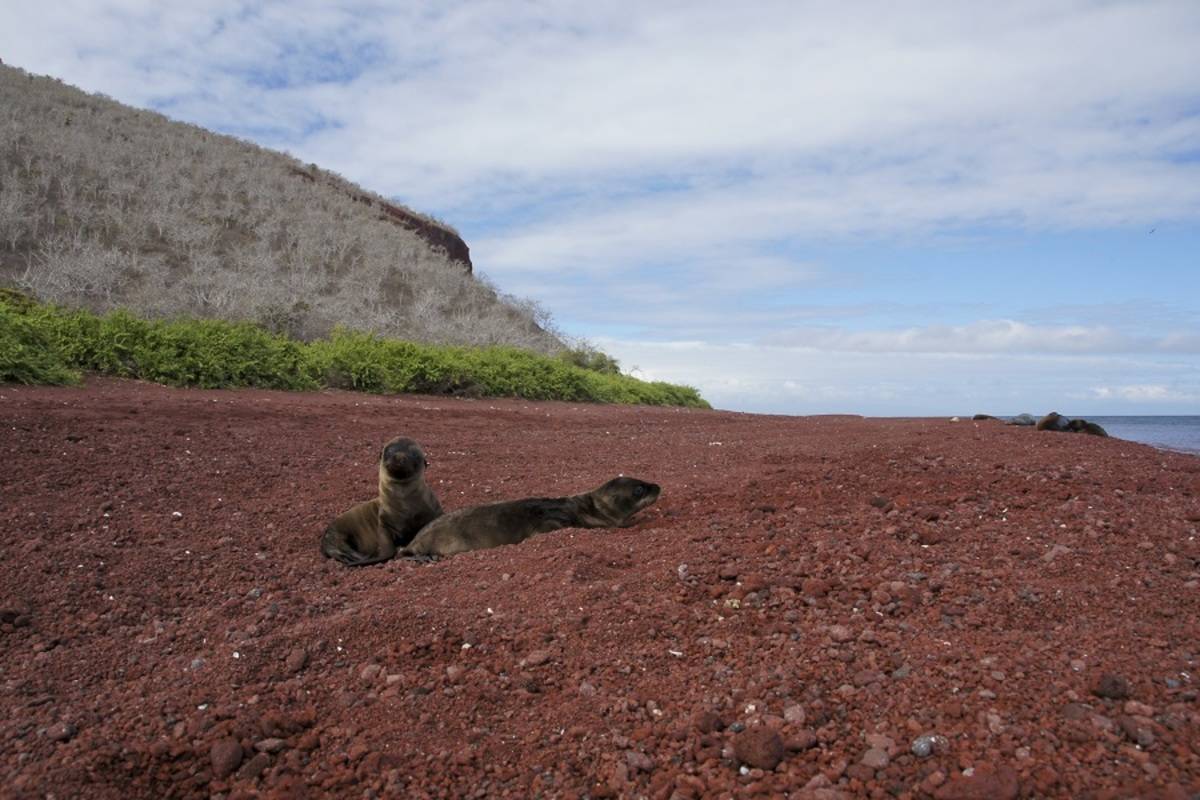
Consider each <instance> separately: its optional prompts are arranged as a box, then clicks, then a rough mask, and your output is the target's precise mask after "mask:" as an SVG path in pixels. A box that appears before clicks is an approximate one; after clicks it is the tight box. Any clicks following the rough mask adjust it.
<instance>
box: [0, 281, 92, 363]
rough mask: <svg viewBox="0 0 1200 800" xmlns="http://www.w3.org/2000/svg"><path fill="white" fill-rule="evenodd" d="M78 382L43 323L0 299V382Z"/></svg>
mask: <svg viewBox="0 0 1200 800" xmlns="http://www.w3.org/2000/svg"><path fill="white" fill-rule="evenodd" d="M78 382H79V373H78V372H76V371H75V370H73V369H71V368H70V366H68V362H67V360H66V359H65V358H64V357H63V354H62V353H61V352H59V350H58V348H57V347H55V344H54V340H53V338H52V337H51V336H50V335H49V334H48V332H47V331H46V329H45V328H44V326H42V325H40V324H39V323H38V320H37V319H35V318H30V317H28V316H26V315H24V314H22V313H21V312H20V311H17V310H14V309H13V308H12V307H11V306H9V305H8V304H7V303H6V302H4V300H3V299H0V383H53V384H63V383H78Z"/></svg>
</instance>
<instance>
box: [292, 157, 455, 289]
mask: <svg viewBox="0 0 1200 800" xmlns="http://www.w3.org/2000/svg"><path fill="white" fill-rule="evenodd" d="M292 173H293V174H295V175H296V176H297V177H300V178H304V179H305V180H306V181H309V182H310V183H315V182H316V181H317V180H318V178H317V176H316V175H313V174H312V173H311V172H309V171H307V170H303V169H298V168H293V169H292ZM328 183H329V184H330V185H332V186H339V184H338V183H335V182H333V181H328ZM339 188H342V189H343V190H344V191H345V192H346V194H347V195H349V197H350V198H351V199H352V200H355V201H357V202H359V203H365V204H366V205H368V206H370V207H372V208H377V209H379V218H380V219H383V220H387V221H388V222H391V223H392V224H394V225H399V226H400V227H402V228H406V229H407V230H410V231H412V232H413V233H415V234H417V235H418V236H420V237H421V238H422V239H424V240H425V241H426V242H428V243H429V244H430V245H431V246H433V247H440V248H442V249H443V250H445V251H446V255H448V256H449V257H450V260H451V261H457V262H459V263H460V264H462V265H463V267H465V268H466V270H467V273H468V274H470V273H471V271H472V270H473V266H472V264H471V249H470V248H469V247H467V243H466V242H464V241H463V240H462V237H461V236H459V235H458V234H457V233H455V232H454V231H452V230H450V229H449V228H445V227H443V226H441V225H438V224H437V223H436V222H433V221H431V220H428V219H425V218H423V217H420V216H418V215H416V214H414V213H412V212H411V211H409V210H407V209H404V208H401V207H400V206H395V205H392V204H391V203H388V202H385V201H383V200H378V199H376V198H374V197H371V196H369V195H367V194H364V193H363V192H360V191H356V190H355V187H353V186H352V185H350V184H345V185H340V186H339Z"/></svg>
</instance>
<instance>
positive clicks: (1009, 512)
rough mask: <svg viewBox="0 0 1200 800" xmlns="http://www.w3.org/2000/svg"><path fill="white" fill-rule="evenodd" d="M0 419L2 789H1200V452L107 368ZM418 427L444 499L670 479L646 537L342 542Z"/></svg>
mask: <svg viewBox="0 0 1200 800" xmlns="http://www.w3.org/2000/svg"><path fill="white" fill-rule="evenodd" d="M397 420H403V426H401V427H399V428H398V427H397V424H396V421H397ZM0 430H4V431H5V436H4V438H3V439H0V443H2V444H0V447H2V448H3V450H4V453H3V457H4V459H5V468H4V470H3V471H0V495H2V496H3V497H4V502H3V503H0V530H4V531H6V532H7V535H6V536H4V537H2V538H0V560H3V562H4V563H5V564H9V565H13V567H12V568H11V569H6V570H4V573H3V575H4V578H3V580H0V637H2V640H3V645H4V646H3V647H2V648H0V674H2V675H3V680H2V681H0V704H3V707H4V708H7V709H9V711H8V712H7V713H6V714H5V715H4V716H3V718H2V719H0V785H2V786H4V787H5V791H6V793H7V795H8V796H12V797H18V798H20V797H35V796H36V797H45V796H48V795H51V794H53V795H54V796H56V797H77V796H86V797H89V798H93V799H94V800H107V798H120V800H136V799H138V798H161V797H178V798H191V797H197V798H200V797H213V796H223V797H256V796H257V797H314V798H315V797H334V798H362V797H375V796H378V797H472V796H474V797H489V798H508V797H512V798H529V797H592V798H598V797H622V798H624V797H630V798H632V797H655V798H667V797H676V798H700V797H796V798H806V799H807V800H817V799H818V798H820V799H821V800H835V799H844V800H849V798H859V797H879V798H883V797H899V798H905V797H908V798H914V799H921V800H924V799H926V798H930V797H933V798H936V799H937V800H952V799H953V798H985V797H986V798H1009V799H1010V800H1012V799H1013V798H1016V797H1043V798H1059V797H1061V798H1087V797H1093V798H1100V797H1113V798H1115V797H1139V798H1163V799H1164V800H1165V798H1186V797H1193V796H1195V793H1196V792H1197V791H1200V713H1197V706H1196V703H1197V687H1196V677H1195V676H1196V675H1197V660H1198V659H1200V654H1198V653H1197V646H1196V643H1197V641H1200V624H1198V622H1197V621H1198V620H1200V593H1198V592H1197V584H1198V583H1200V572H1198V571H1197V564H1200V545H1198V542H1197V534H1200V459H1197V458H1196V457H1195V456H1188V455H1181V454H1177V453H1166V452H1161V451H1156V450H1154V449H1152V448H1150V447H1147V446H1145V445H1138V444H1133V443H1131V442H1124V441H1121V440H1119V439H1099V438H1095V437H1089V436H1071V435H1067V434H1055V433H1049V432H1036V431H1033V430H1031V429H1020V428H1014V427H1007V426H1004V425H1002V424H999V423H996V422H981V423H973V422H972V423H954V424H952V423H949V422H946V421H943V420H878V419H861V418H850V417H838V418H797V417H791V418H789V417H766V416H753V415H748V414H732V413H723V412H713V411H697V410H690V409H665V408H631V407H628V406H600V405H573V404H566V403H539V402H531V401H528V400H494V399H489V400H483V401H471V400H461V399H451V398H442V397H378V396H364V395H361V394H347V393H340V392H322V393H303V394H300V393H282V392H269V391H259V390H249V391H204V390H197V389H189V390H181V389H169V388H164V387H157V386H148V385H145V384H139V383H132V382H125V381H114V380H93V381H90V382H89V383H88V385H87V386H85V387H84V388H82V389H79V388H71V389H64V388H45V387H11V386H4V387H0ZM534 430H536V431H537V435H531V434H530V431H534ZM397 434H409V435H412V436H415V437H416V438H417V439H418V440H419V441H420V443H421V444H422V446H423V447H424V449H425V451H426V453H427V455H428V457H429V460H430V467H429V472H428V473H427V476H428V480H429V481H430V485H431V486H432V487H433V488H434V489H435V491H436V492H437V493H438V496H439V498H440V499H441V501H442V504H443V505H444V506H445V507H446V508H447V510H453V509H457V508H462V507H463V506H466V505H471V504H475V503H482V502H490V501H495V500H499V499H510V498H515V497H521V496H528V495H542V496H545V495H551V496H553V495H558V494H566V493H573V492H578V491H584V490H587V489H591V488H593V487H595V486H597V485H599V484H600V483H602V482H603V481H604V480H606V479H608V478H610V477H612V476H613V475H616V474H617V473H619V472H624V473H626V474H630V475H633V476H636V477H640V478H644V479H648V480H652V481H655V482H656V483H659V484H661V485H662V487H663V495H662V497H661V498H660V499H659V501H658V503H657V504H656V505H654V506H651V507H650V508H648V509H646V510H645V511H643V512H641V514H640V515H639V516H640V519H637V520H636V524H635V525H634V527H631V528H628V529H617V530H587V531H582V530H575V531H572V530H564V531H559V532H555V533H549V534H545V535H542V536H535V537H533V538H532V539H530V540H529V541H527V542H524V543H522V544H520V545H515V546H510V547H501V548H496V549H493V550H483V551H478V552H474V553H466V554H463V555H460V556H455V557H453V558H450V559H447V560H445V561H442V562H439V563H436V564H415V563H411V562H404V561H390V562H387V563H385V564H382V565H379V566H376V567H368V568H360V569H357V570H354V569H348V568H346V567H343V566H341V565H339V564H336V563H334V562H332V561H330V560H328V559H324V558H322V557H321V554H320V553H319V552H318V549H317V542H318V540H319V538H320V534H321V530H322V527H323V525H325V524H326V523H327V522H328V521H329V520H330V519H331V518H332V517H333V516H334V515H336V514H337V513H340V512H341V511H343V510H345V509H346V508H348V507H349V506H350V505H352V504H353V503H355V502H357V501H359V500H363V499H366V498H367V497H370V496H371V495H372V493H373V492H374V491H375V480H376V478H375V465H374V459H375V457H376V453H377V451H378V447H379V446H380V445H381V444H382V442H384V441H386V440H387V439H388V438H390V437H391V436H394V435H397ZM927 735H928V736H929V737H930V738H927V739H923V738H922V737H924V736H927ZM914 742H915V743H917V747H918V752H917V754H914V753H913V745H914ZM922 742H924V743H926V744H930V746H929V748H928V750H922V749H921V747H922V746H923V745H922V744H921V743H922Z"/></svg>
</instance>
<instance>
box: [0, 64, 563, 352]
mask: <svg viewBox="0 0 1200 800" xmlns="http://www.w3.org/2000/svg"><path fill="white" fill-rule="evenodd" d="M0 285H8V286H13V287H17V288H20V289H22V290H24V291H28V292H31V293H32V294H34V295H36V296H37V297H38V298H39V299H42V300H45V301H48V302H53V303H59V304H66V305H72V306H80V307H85V308H88V309H90V310H93V311H107V310H110V309H113V308H117V307H125V308H129V309H130V310H132V311H134V312H135V313H138V314H141V315H147V316H152V317H170V316H179V315H186V316H198V317H207V318H221V319H229V320H248V321H254V322H257V323H260V324H262V325H264V326H265V327H267V328H268V329H270V330H273V331H277V332H282V333H287V334H289V335H291V336H295V337H299V338H313V337H316V336H322V335H325V334H327V333H328V332H329V331H330V330H331V329H332V328H333V327H334V326H335V325H336V324H342V325H346V326H348V327H351V328H357V329H361V330H370V331H373V332H376V333H379V334H383V335H386V336H391V337H396V338H402V339H409V340H413V341H420V342H430V343H437V344H461V345H493V344H502V345H512V346H516V347H521V348H525V349H530V350H534V351H538V352H541V353H554V352H557V351H560V350H562V349H563V347H564V345H563V343H562V341H561V340H560V339H559V337H557V336H556V335H555V334H554V333H553V331H552V330H549V329H548V322H549V320H548V316H547V315H546V314H545V312H543V311H542V310H541V309H540V308H538V306H537V305H536V304H534V303H532V302H529V301H523V300H520V299H517V298H514V297H510V296H506V295H504V294H501V293H500V292H498V291H497V290H496V288H495V287H493V286H491V285H490V284H489V283H488V282H487V281H486V280H484V279H481V278H480V277H479V276H477V275H475V274H473V272H472V265H471V260H470V253H469V250H468V248H467V245H466V243H465V242H463V240H462V239H461V237H460V236H459V235H458V234H457V233H456V232H455V231H454V230H453V229H451V228H450V227H448V226H447V225H445V224H444V223H441V222H438V221H437V220H434V219H431V218H429V217H427V216H424V215H422V214H419V213H417V212H415V211H412V210H411V209H408V208H404V207H402V206H399V205H397V204H395V203H393V202H391V201H389V200H387V199H385V198H383V197H380V196H378V195H376V194H373V193H371V192H369V191H367V190H365V189H362V188H361V187H358V186H356V185H354V184H352V183H350V182H348V181H346V180H344V179H343V178H341V177H339V176H337V175H336V174H333V173H331V172H329V171H326V170H322V169H320V168H319V167H318V166H317V165H315V164H303V163H301V162H299V161H298V160H296V159H295V158H292V157H291V156H288V155H285V154H282V153H278V152H274V151H271V150H267V149H264V148H262V147H259V146H257V145H254V144H252V143H250V142H246V141H242V140H240V139H236V138H234V137H230V136H223V135H219V134H215V133H212V132H211V131H207V130H204V129H203V128H199V127H197V126H194V125H188V124H184V123H180V122H175V121H172V120H170V119H167V118H166V117H164V116H162V115H161V114H157V113H154V112H151V111H143V110H139V109H135V108H130V107H128V106H125V105H122V104H120V103H117V102H115V101H113V100H111V99H109V98H106V97H103V96H101V95H89V94H87V93H85V92H83V91H80V90H79V89H75V88H73V87H71V86H67V85H64V84H63V83H62V82H61V81H58V80H56V79H53V78H48V77H38V76H34V75H30V74H27V73H25V72H24V71H22V70H20V69H16V68H13V67H9V66H4V65H0Z"/></svg>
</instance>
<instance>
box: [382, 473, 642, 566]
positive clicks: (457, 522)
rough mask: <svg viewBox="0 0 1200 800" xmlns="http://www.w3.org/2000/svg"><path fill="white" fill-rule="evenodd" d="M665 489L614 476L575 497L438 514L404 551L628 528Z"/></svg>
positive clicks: (433, 551) (446, 551) (435, 551)
mask: <svg viewBox="0 0 1200 800" xmlns="http://www.w3.org/2000/svg"><path fill="white" fill-rule="evenodd" d="M660 491H661V489H660V488H659V487H658V486H657V485H656V484H653V483H647V482H645V481H639V480H637V479H636V478H624V477H621V478H613V479H612V480H611V481H608V482H607V483H605V484H604V485H603V486H601V487H599V488H597V489H594V490H592V491H590V492H587V493H585V494H577V495H573V496H571V497H528V498H525V499H523V500H510V501H508V502H505V503H492V504H490V505H483V506H474V507H472V508H464V509H462V510H461V511H454V512H451V513H449V514H445V515H443V516H441V517H438V518H437V519H435V520H434V521H433V522H431V523H429V524H428V525H427V526H425V528H423V529H422V530H421V532H420V533H418V534H417V537H416V538H415V539H413V541H412V543H411V544H409V545H408V547H406V548H404V549H403V550H401V551H400V555H401V556H405V557H410V558H411V557H417V558H420V557H437V556H450V555H454V554H455V553H465V552H466V551H468V550H484V549H486V548H489V547H499V546H501V545H506V544H517V543H518V542H522V541H524V540H526V539H528V538H529V537H530V536H534V535H536V534H539V533H548V532H549V531H555V530H558V529H559V528H615V527H626V526H628V525H630V524H632V523H631V522H630V519H629V518H630V517H632V516H633V515H634V514H635V513H637V512H638V511H640V510H641V509H643V508H645V507H646V506H648V505H650V504H651V503H653V502H654V501H655V500H657V499H658V495H659V492H660Z"/></svg>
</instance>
